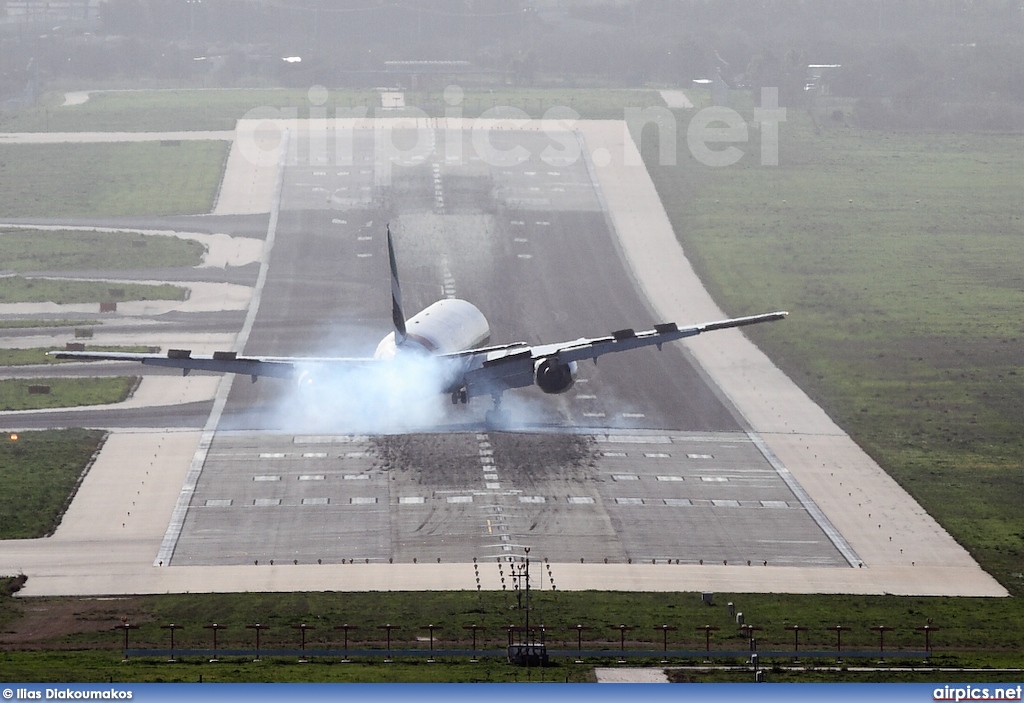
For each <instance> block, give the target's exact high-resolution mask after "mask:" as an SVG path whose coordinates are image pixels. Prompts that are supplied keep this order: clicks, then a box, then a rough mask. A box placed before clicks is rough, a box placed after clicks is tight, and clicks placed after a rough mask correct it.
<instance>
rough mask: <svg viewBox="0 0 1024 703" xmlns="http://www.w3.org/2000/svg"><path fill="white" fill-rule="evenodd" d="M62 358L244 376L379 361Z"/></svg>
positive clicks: (225, 356) (83, 354)
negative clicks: (129, 362) (134, 363)
mask: <svg viewBox="0 0 1024 703" xmlns="http://www.w3.org/2000/svg"><path fill="white" fill-rule="evenodd" d="M50 354H51V355H53V356H55V357H57V358H58V359H75V360H78V361H136V362H139V363H142V364H147V365H149V366H165V367H170V368H175V369H182V371H183V372H184V373H185V375H188V372H189V371H193V370H196V371H217V372H221V373H237V374H241V375H244V376H252V377H253V379H256V378H257V377H259V376H273V377H274V378H295V377H297V376H298V374H299V373H301V372H302V371H303V370H305V369H307V368H311V367H317V366H359V365H368V364H374V363H378V362H376V361H375V360H373V359H365V358H338V357H323V358H319V357H287V356H240V355H238V354H237V353H236V352H214V353H213V354H212V355H210V356H205V355H195V356H194V355H193V354H192V351H191V350H189V349H170V350H168V351H167V353H166V354H135V353H132V352H87V351H53V352H50Z"/></svg>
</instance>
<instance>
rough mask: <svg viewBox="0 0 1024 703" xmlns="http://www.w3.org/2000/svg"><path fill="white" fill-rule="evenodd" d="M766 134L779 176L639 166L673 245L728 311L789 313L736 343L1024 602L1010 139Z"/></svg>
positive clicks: (1020, 171)
mask: <svg viewBox="0 0 1024 703" xmlns="http://www.w3.org/2000/svg"><path fill="white" fill-rule="evenodd" d="M781 135H782V143H781V147H780V162H781V165H780V166H778V167H762V166H760V165H759V163H758V159H757V158H756V156H757V154H758V153H759V151H758V149H759V145H758V144H757V143H756V142H753V143H751V144H750V145H749V147H744V150H745V151H747V156H746V157H745V158H744V159H743V160H742V161H741V162H740V163H739V164H737V165H735V166H731V167H727V168H717V169H716V168H709V167H706V166H702V165H700V164H698V163H697V162H696V161H695V160H694V159H692V158H691V157H690V156H689V154H688V152H686V150H685V141H683V140H681V146H680V163H681V166H680V167H678V168H670V167H659V166H654V167H653V168H652V169H651V171H652V175H653V177H654V179H655V183H656V185H657V187H658V191H659V193H660V194H661V196H662V201H663V202H664V203H665V205H666V209H667V210H668V212H669V216H670V218H671V220H672V222H673V225H674V227H675V229H676V233H677V235H678V236H679V238H680V240H681V241H682V243H683V246H684V249H685V250H686V251H687V253H688V255H689V257H690V259H691V261H693V262H694V264H695V266H696V267H697V269H698V271H699V273H700V275H701V277H702V279H703V280H704V281H705V283H706V284H707V285H708V287H709V289H710V291H711V293H712V295H713V296H714V297H715V299H716V300H717V301H718V302H719V304H720V305H722V307H723V308H724V309H725V310H726V311H727V312H728V313H730V314H744V313H748V312H754V311H760V310H762V309H763V308H765V307H766V306H767V307H768V308H771V309H788V310H790V311H791V313H792V314H791V316H790V318H789V320H788V321H787V322H786V324H785V325H773V326H767V327H766V328H765V329H754V330H752V331H751V333H750V336H751V337H752V338H754V339H755V340H756V341H757V343H758V344H759V345H760V346H761V347H762V348H763V349H765V350H766V351H767V352H768V355H769V356H770V357H771V358H772V359H773V360H774V361H775V362H776V363H777V364H779V365H780V366H781V367H782V368H783V369H784V370H785V371H786V372H787V373H788V374H789V375H790V377H791V378H793V379H794V380H795V381H796V382H797V383H798V384H799V385H800V386H801V387H803V388H804V389H805V390H806V391H807V392H808V393H809V394H810V395H811V396H812V397H813V398H814V399H815V400H816V401H818V402H819V403H820V404H821V405H822V406H823V407H824V409H825V410H826V411H827V412H828V413H829V414H830V415H831V416H832V417H833V418H835V419H836V420H837V422H838V423H839V424H840V425H841V426H842V427H843V428H844V429H846V430H847V431H848V432H850V434H851V436H852V437H853V438H854V439H855V440H856V441H857V442H858V444H860V445H861V446H862V447H864V448H865V449H866V450H867V451H868V453H870V454H871V455H872V456H873V457H874V458H875V459H876V460H878V462H879V463H880V464H881V465H882V466H883V467H884V468H885V469H886V470H887V471H888V472H889V473H890V474H891V475H892V476H893V477H894V478H896V479H897V480H898V481H899V482H900V483H901V484H902V485H903V486H904V487H905V488H907V489H908V490H909V491H910V493H911V494H912V495H913V496H914V497H915V498H917V499H918V501H919V502H920V503H921V504H922V505H923V507H924V508H925V509H926V510H927V511H928V512H929V513H930V514H932V515H933V516H934V517H935V518H936V519H938V520H939V522H940V523H941V524H942V525H943V526H944V527H946V528H947V529H948V530H949V531H950V532H951V533H952V534H953V536H954V537H955V538H956V539H957V540H958V541H959V542H960V543H961V544H963V545H964V546H965V547H967V549H968V550H969V551H970V552H971V553H972V554H973V555H974V556H975V557H976V558H977V559H978V560H979V561H980V563H981V564H982V565H983V566H984V567H985V568H986V569H987V570H988V571H989V572H990V573H992V574H993V575H994V576H995V577H996V578H998V579H999V580H1000V582H1001V583H1003V584H1004V585H1005V586H1006V587H1007V588H1008V589H1010V591H1011V592H1012V593H1014V594H1015V595H1022V594H1024V576H1022V562H1021V556H1022V554H1024V512H1022V511H1021V510H1020V505H1021V503H1022V501H1024V478H1022V471H1021V468H1022V466H1024V369H1022V368H1021V367H1022V365H1024V327H1022V325H1021V318H1020V311H1021V310H1022V309H1024V278H1022V276H1021V272H1020V262H1021V261H1024V219H1022V213H1021V210H1020V185H1021V183H1022V179H1024V142H1022V141H1021V140H1020V138H1019V137H1018V136H1013V135H1008V136H999V135H964V134H957V135H954V134H889V133H881V132H866V131H861V130H855V129H851V128H847V127H842V126H835V127H826V128H823V129H819V130H815V129H814V128H813V126H812V124H811V122H810V120H809V119H808V118H807V116H806V115H804V114H802V113H797V112H795V111H790V115H789V119H788V121H787V122H786V123H785V125H784V127H783V129H782V130H781ZM651 136H653V135H651ZM655 148H656V144H655V140H654V139H651V140H649V141H648V142H645V144H644V149H645V155H646V157H647V159H648V163H649V164H653V163H654V162H655V161H656V151H655Z"/></svg>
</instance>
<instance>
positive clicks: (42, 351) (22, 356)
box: [0, 344, 159, 367]
mask: <svg viewBox="0 0 1024 703" xmlns="http://www.w3.org/2000/svg"><path fill="white" fill-rule="evenodd" d="M86 350H87V351H116V352H136V353H139V352H141V353H152V352H155V351H159V349H158V348H157V347H140V346H134V347H133V346H128V347H104V346H94V345H91V344H90V345H87V346H86V347H85V349H84V350H83V351H86ZM52 351H63V348H62V347H46V348H37V349H0V367H2V366H31V365H33V364H60V363H63V362H65V361H67V359H58V358H57V357H55V356H49V352H52Z"/></svg>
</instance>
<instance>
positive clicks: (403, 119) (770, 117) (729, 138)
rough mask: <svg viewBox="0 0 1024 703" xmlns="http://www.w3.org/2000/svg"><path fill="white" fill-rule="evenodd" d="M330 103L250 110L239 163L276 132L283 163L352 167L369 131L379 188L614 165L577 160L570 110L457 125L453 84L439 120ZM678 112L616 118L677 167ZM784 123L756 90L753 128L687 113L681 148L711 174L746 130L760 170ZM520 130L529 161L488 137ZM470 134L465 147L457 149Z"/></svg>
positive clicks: (503, 114)
mask: <svg viewBox="0 0 1024 703" xmlns="http://www.w3.org/2000/svg"><path fill="white" fill-rule="evenodd" d="M328 95H329V93H328V91H327V89H326V88H324V87H323V86H313V87H312V88H310V89H309V91H308V99H309V102H310V107H308V108H304V109H300V108H298V107H270V106H261V107H256V108H253V109H252V110H249V111H248V112H247V113H246V114H245V115H244V116H243V117H242V119H241V120H240V121H239V122H238V126H237V128H236V133H235V143H236V145H237V147H238V148H239V149H240V150H241V153H242V155H243V156H244V157H245V158H246V159H247V160H248V161H249V162H250V163H254V164H258V163H263V162H265V161H266V158H267V154H268V152H272V151H274V150H276V149H277V148H278V147H279V145H280V144H281V143H283V138H282V134H283V132H286V131H287V132H288V133H289V134H290V135H291V136H290V137H289V139H288V140H287V144H288V147H287V148H288V153H287V154H285V155H284V156H285V159H286V163H288V164H296V163H299V159H300V154H310V153H317V154H322V155H326V158H327V159H328V160H327V162H326V163H322V165H334V166H351V165H353V161H354V152H355V148H354V145H355V134H356V131H357V130H359V131H362V132H365V131H366V130H372V132H373V138H374V142H373V150H374V166H375V180H376V181H377V182H378V183H379V184H382V185H383V184H385V183H387V182H388V181H389V178H390V171H391V168H392V166H415V165H417V164H421V163H423V162H424V161H425V160H426V159H428V158H432V157H435V156H436V157H443V158H444V160H445V161H446V162H447V163H449V164H452V163H454V164H460V163H461V164H465V163H467V162H468V161H469V160H474V161H475V160H479V161H481V162H483V163H484V164H486V165H488V166H492V167H495V168H508V167H510V166H515V165H518V164H521V163H524V162H526V161H528V160H529V159H531V158H532V157H534V156H539V157H540V159H541V160H542V161H543V162H545V163H547V164H549V165H569V164H573V163H576V162H577V161H578V160H579V159H580V158H584V157H586V158H589V159H590V160H591V162H592V163H593V164H594V165H595V166H597V167H599V168H600V167H604V166H608V165H610V164H611V161H612V158H611V154H609V153H608V150H607V149H604V148H599V149H595V150H594V152H593V153H588V154H584V146H583V144H582V141H581V140H580V139H578V138H577V136H576V135H575V123H576V122H578V121H579V120H580V119H581V118H580V115H579V113H578V112H576V111H575V110H573V109H572V108H571V107H566V106H557V107H551V108H549V109H548V110H546V111H545V112H544V115H543V117H542V118H541V119H540V120H534V119H532V118H531V117H530V116H529V115H528V114H527V113H526V112H525V111H524V110H522V109H520V108H517V107H510V106H495V107H492V108H489V109H487V110H485V111H484V112H483V113H482V114H481V115H480V116H479V117H478V118H464V117H463V115H462V100H463V96H464V93H463V91H462V88H460V87H458V86H454V85H453V86H448V88H446V89H445V91H444V100H445V105H446V106H445V110H444V117H443V118H432V117H430V116H429V115H428V114H427V113H426V111H424V110H422V109H420V108H418V107H412V106H408V107H404V108H402V111H401V113H400V114H398V115H396V113H395V112H394V111H392V110H390V109H387V108H380V107H379V108H374V109H373V110H372V111H371V110H370V108H368V107H366V106H359V107H349V108H345V107H337V108H335V109H334V110H333V113H334V114H333V115H329V114H328V109H327V107H326V106H325V105H326V102H327V99H328ZM678 114H679V113H678V112H673V111H672V110H670V109H668V108H667V107H660V106H653V107H643V108H641V107H627V108H625V109H624V111H623V119H622V123H623V129H624V130H626V132H627V134H626V135H625V136H626V137H627V138H629V134H628V133H629V132H630V131H633V132H634V133H635V134H637V135H643V134H644V133H645V131H646V130H645V128H646V127H648V126H652V127H653V128H654V129H655V130H656V131H657V135H658V144H659V148H658V164H659V165H661V166H674V165H675V164H676V154H677V151H676V139H677V134H678V132H679V130H680V125H679V124H678V117H677V115H678ZM785 121H786V108H784V107H779V90H778V88H762V89H761V105H760V107H756V108H754V110H753V120H752V121H751V122H748V121H747V120H746V119H744V118H743V116H742V115H741V114H740V113H739V112H737V111H736V110H733V109H732V108H729V107H723V106H714V107H707V108H704V109H702V110H699V111H697V112H696V113H694V114H693V115H692V116H690V117H689V120H688V122H687V123H686V127H685V129H686V145H687V148H688V149H689V151H690V154H691V155H692V156H693V158H694V159H695V160H696V161H697V162H698V163H700V164H703V165H705V166H710V167H714V168H721V167H725V166H731V165H733V164H735V163H737V162H739V161H740V159H742V158H743V157H744V156H745V153H746V152H744V150H743V149H741V148H740V147H739V146H736V145H743V144H746V143H747V142H749V141H750V132H751V130H752V129H753V130H756V131H758V132H759V133H760V164H761V165H762V166H777V165H778V164H779V124H780V123H782V122H785ZM517 129H524V130H532V131H537V132H540V133H541V134H544V135H545V137H547V142H548V143H547V144H546V145H544V147H543V148H542V149H541V150H540V153H539V154H534V153H531V152H530V150H529V149H527V148H526V147H525V146H523V145H522V144H516V145H514V146H510V147H509V146H507V145H505V146H502V144H501V141H502V140H500V139H495V137H496V136H497V135H499V134H501V133H507V132H508V131H510V130H517ZM467 134H468V136H469V147H470V148H469V149H465V148H464V137H465V136H466V135H467ZM329 145H330V146H329ZM331 146H333V148H330V147H331ZM306 147H308V149H307V148H306ZM467 151H468V152H469V153H466V152H467ZM625 159H626V161H625V163H623V164H621V165H624V166H641V165H642V163H641V162H640V160H639V158H638V156H637V155H636V154H635V153H634V152H627V153H626V154H625ZM632 161H635V163H633V162H632Z"/></svg>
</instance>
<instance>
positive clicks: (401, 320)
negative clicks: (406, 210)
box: [387, 223, 406, 345]
mask: <svg viewBox="0 0 1024 703" xmlns="http://www.w3.org/2000/svg"><path fill="white" fill-rule="evenodd" d="M387 233H388V262H389V263H390V265H391V320H392V322H394V324H395V344H396V345H401V344H402V343H404V342H405V337H406V332H405V313H403V312H402V288H401V286H399V284H398V264H397V263H396V262H395V245H394V244H393V243H392V241H391V224H390V223H388V225H387Z"/></svg>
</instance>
